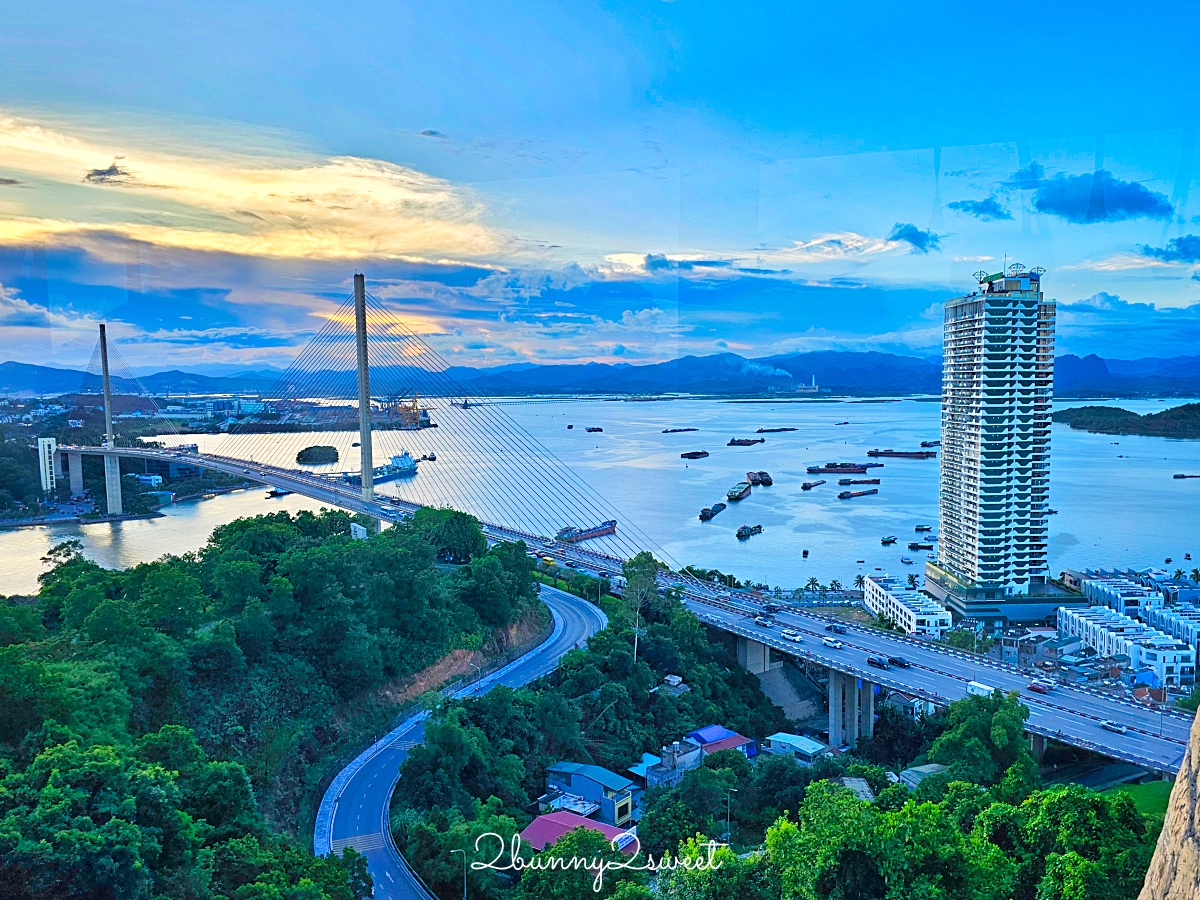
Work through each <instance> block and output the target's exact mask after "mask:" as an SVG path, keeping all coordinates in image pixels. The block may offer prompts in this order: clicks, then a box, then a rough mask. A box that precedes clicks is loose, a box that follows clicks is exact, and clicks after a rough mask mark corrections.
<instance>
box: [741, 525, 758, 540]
mask: <svg viewBox="0 0 1200 900" xmlns="http://www.w3.org/2000/svg"><path fill="white" fill-rule="evenodd" d="M754 534H762V526H761V525H743V526H742V527H741V528H739V529H738V530H737V539H738V540H739V541H746V540H749V539H750V536H751V535H754Z"/></svg>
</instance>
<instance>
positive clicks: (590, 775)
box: [539, 760, 633, 826]
mask: <svg viewBox="0 0 1200 900" xmlns="http://www.w3.org/2000/svg"><path fill="white" fill-rule="evenodd" d="M632 787H633V782H632V781H630V780H629V779H628V778H625V777H624V776H623V775H618V774H617V773H616V772H610V771H609V770H608V769H606V768H604V767H603V766H593V765H590V764H588V763H577V762H569V761H566V760H564V761H562V762H556V763H555V764H554V765H552V766H548V767H547V768H546V796H545V797H543V798H541V799H540V800H539V804H540V805H542V806H543V807H546V808H554V804H555V803H556V802H558V804H559V808H562V807H563V806H564V804H563V803H562V802H561V801H559V800H558V799H557V798H558V797H561V796H564V795H565V796H570V797H578V798H582V799H583V800H584V801H588V802H589V803H595V804H597V805H598V809H597V810H596V812H595V818H596V819H597V820H598V821H600V822H604V823H606V824H608V825H616V826H621V825H625V824H627V823H628V822H629V821H630V819H631V818H632V817H633V795H632V792H631V790H630V789H631V788H632Z"/></svg>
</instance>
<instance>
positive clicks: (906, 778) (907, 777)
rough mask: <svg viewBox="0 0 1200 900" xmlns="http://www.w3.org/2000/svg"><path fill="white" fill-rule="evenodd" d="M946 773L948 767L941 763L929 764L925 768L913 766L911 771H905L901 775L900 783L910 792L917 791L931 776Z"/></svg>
mask: <svg viewBox="0 0 1200 900" xmlns="http://www.w3.org/2000/svg"><path fill="white" fill-rule="evenodd" d="M945 771H946V767H945V766H943V765H942V764H941V763H928V764H926V765H923V766H913V767H912V768H911V769H905V770H904V771H903V772H901V773H900V783H901V784H902V785H904V786H905V787H906V788H908V789H909V790H910V791H915V790H916V789H917V787H918V786H919V785H920V784H921V782H922V781H924V780H925V779H926V778H928V777H929V776H930V775H937V774H938V773H939V772H945Z"/></svg>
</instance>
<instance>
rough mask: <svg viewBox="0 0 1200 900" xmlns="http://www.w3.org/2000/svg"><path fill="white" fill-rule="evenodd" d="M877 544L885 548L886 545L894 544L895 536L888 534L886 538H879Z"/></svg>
mask: <svg viewBox="0 0 1200 900" xmlns="http://www.w3.org/2000/svg"><path fill="white" fill-rule="evenodd" d="M879 543H881V544H883V546H885V547H886V546H887V545H888V544H894V543H896V536H895V535H894V534H889V535H888V536H887V537H884V538H880V539H879Z"/></svg>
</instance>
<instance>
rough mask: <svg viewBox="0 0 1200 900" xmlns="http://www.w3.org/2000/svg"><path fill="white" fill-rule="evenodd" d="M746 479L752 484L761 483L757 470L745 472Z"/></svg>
mask: <svg viewBox="0 0 1200 900" xmlns="http://www.w3.org/2000/svg"><path fill="white" fill-rule="evenodd" d="M746 480H747V481H748V482H750V483H751V484H753V485H759V484H762V479H761V478H759V477H758V473H757V472H747V473H746Z"/></svg>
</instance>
